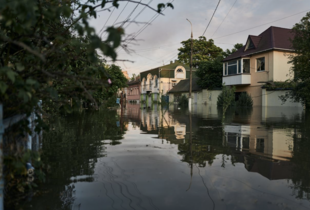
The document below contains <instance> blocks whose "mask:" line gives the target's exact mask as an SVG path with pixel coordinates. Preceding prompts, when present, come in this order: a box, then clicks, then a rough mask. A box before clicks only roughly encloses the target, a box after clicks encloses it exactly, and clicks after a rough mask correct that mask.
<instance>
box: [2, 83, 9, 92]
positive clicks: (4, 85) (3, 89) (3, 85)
mask: <svg viewBox="0 0 310 210" xmlns="http://www.w3.org/2000/svg"><path fill="white" fill-rule="evenodd" d="M7 89H8V86H7V84H5V83H4V82H0V91H1V93H2V94H4V93H5V91H6V90H7Z"/></svg>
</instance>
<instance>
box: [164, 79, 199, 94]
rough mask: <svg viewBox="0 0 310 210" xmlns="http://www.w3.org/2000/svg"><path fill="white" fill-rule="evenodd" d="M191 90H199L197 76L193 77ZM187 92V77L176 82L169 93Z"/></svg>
mask: <svg viewBox="0 0 310 210" xmlns="http://www.w3.org/2000/svg"><path fill="white" fill-rule="evenodd" d="M192 81H193V84H192V91H200V90H202V88H200V87H199V86H198V84H197V81H198V78H193V80H192ZM184 92H189V79H185V80H181V81H180V82H179V83H178V84H176V85H175V86H174V87H173V88H172V89H171V90H170V91H169V93H184Z"/></svg>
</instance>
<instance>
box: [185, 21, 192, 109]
mask: <svg viewBox="0 0 310 210" xmlns="http://www.w3.org/2000/svg"><path fill="white" fill-rule="evenodd" d="M186 20H187V21H188V22H189V23H190V24H191V58H190V63H189V67H190V70H189V94H188V110H189V111H191V109H192V60H193V25H192V23H191V21H189V20H188V19H186Z"/></svg>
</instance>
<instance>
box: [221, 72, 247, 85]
mask: <svg viewBox="0 0 310 210" xmlns="http://www.w3.org/2000/svg"><path fill="white" fill-rule="evenodd" d="M223 83H225V85H250V84H251V74H247V73H243V74H234V75H227V76H223Z"/></svg>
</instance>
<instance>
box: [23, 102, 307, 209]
mask: <svg viewBox="0 0 310 210" xmlns="http://www.w3.org/2000/svg"><path fill="white" fill-rule="evenodd" d="M309 127H310V115H306V114H305V113H304V111H303V110H298V109H292V108H291V109H289V108H280V107H274V108H253V109H250V110H248V109H231V110H228V111H227V113H226V115H225V118H223V115H222V113H221V110H218V109H217V107H211V106H210V107H209V106H205V105H200V106H194V107H193V110H192V112H191V114H189V112H188V110H184V109H179V108H178V107H174V106H170V107H164V108H162V107H157V106H154V107H152V110H148V109H144V108H142V109H140V107H139V105H131V104H128V105H127V107H125V108H124V109H122V110H121V109H119V110H101V111H99V112H95V111H94V112H84V113H81V114H74V115H71V116H67V117H63V118H59V119H57V120H55V122H54V123H53V124H52V129H51V130H52V131H51V132H50V133H45V134H44V138H43V142H42V151H43V157H42V160H43V161H44V162H45V163H47V164H49V165H50V172H49V174H47V179H46V183H44V184H42V186H40V187H39V189H40V191H41V193H39V194H37V195H35V196H33V197H32V198H29V199H28V201H26V202H25V203H24V204H23V206H22V209H38V210H39V209H40V210H44V209H49V210H56V209H74V210H84V209H85V210H92V209H94V210H97V209H98V210H99V209H100V210H110V209H111V210H126V209H128V210H130V209H131V210H140V209H144V210H146V209H147V210H171V209H178V210H182V209H184V210H185V209H186V210H188V209H193V210H196V209H197V210H198V209H218V210H220V209H251V210H252V209H272V210H274V209H310V129H308V128H309Z"/></svg>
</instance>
